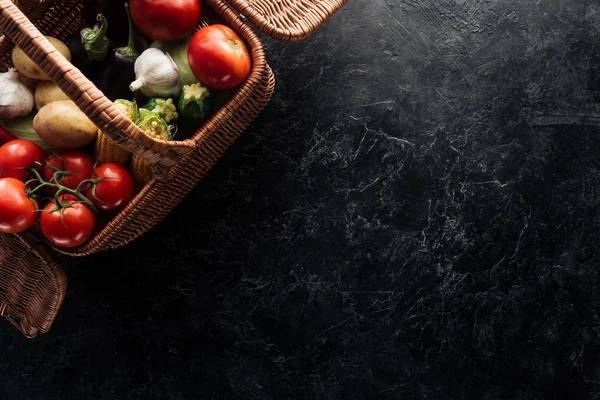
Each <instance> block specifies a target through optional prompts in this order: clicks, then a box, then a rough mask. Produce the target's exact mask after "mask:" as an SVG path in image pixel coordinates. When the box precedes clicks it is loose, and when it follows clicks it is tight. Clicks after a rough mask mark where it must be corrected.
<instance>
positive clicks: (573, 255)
mask: <svg viewBox="0 0 600 400" xmlns="http://www.w3.org/2000/svg"><path fill="white" fill-rule="evenodd" d="M265 47H266V51H267V54H268V58H269V62H270V64H271V65H272V67H273V69H274V71H275V73H276V76H277V89H276V93H275V95H274V97H273V100H272V101H271V103H270V104H269V105H268V106H267V108H266V109H265V111H264V112H263V113H262V114H261V116H260V117H259V118H258V119H257V120H256V121H255V122H254V123H253V125H252V126H251V127H250V129H248V131H247V132H246V133H245V134H244V135H243V136H242V138H241V139H240V140H239V141H238V142H237V143H236V144H235V145H234V146H233V147H232V148H231V149H230V150H229V151H228V152H227V153H226V155H225V157H223V159H222V160H221V161H220V162H219V163H218V164H217V165H216V166H215V168H214V169H213V170H212V171H211V173H210V174H209V175H208V177H207V178H206V179H205V180H204V181H202V182H201V183H200V184H199V185H198V186H197V187H196V188H195V189H194V191H193V192H192V194H191V195H190V196H188V197H187V198H186V200H185V201H183V202H182V203H181V204H180V205H179V206H178V207H177V209H176V210H175V211H174V212H172V213H171V214H170V215H169V216H168V217H167V218H166V219H165V220H164V221H163V222H162V223H161V224H160V225H159V226H157V227H156V228H155V229H154V230H152V231H151V232H150V233H148V234H146V235H145V236H143V237H142V238H141V239H139V240H137V241H135V242H134V243H133V244H131V245H128V246H127V247H125V248H122V249H120V250H115V251H110V252H106V253H101V254H98V255H96V256H93V257H89V258H85V259H78V260H72V259H71V260H70V262H68V263H67V264H68V265H67V266H66V267H67V270H68V276H69V288H68V294H67V297H66V299H65V303H64V306H63V308H62V310H61V312H60V313H59V315H58V317H57V319H56V322H55V324H54V327H53V328H52V330H51V331H50V333H48V334H46V335H41V336H40V337H38V338H36V339H34V340H28V339H25V338H24V337H22V336H21V335H20V334H19V333H18V332H17V331H16V330H15V329H13V328H12V326H11V325H9V324H8V323H7V322H6V321H2V322H1V323H0V328H1V329H0V346H1V347H0V349H1V350H0V377H1V378H0V398H1V399H9V400H13V399H14V400H17V399H19V400H20V399H35V400H43V399H52V400H54V399H93V400H104V399H107V400H108V399H110V400H115V399H118V400H121V399H172V400H179V399H185V400H187V399H244V400H282V399H315V400H325V399H486V400H487V399H490V400H491V399H595V398H600V317H599V314H598V309H599V302H600V213H599V208H598V207H599V205H600V129H599V124H600V5H599V4H598V3H597V2H595V1H589V0H537V1H517V0H461V1H447V0H351V1H350V2H349V4H348V5H347V6H346V7H344V8H343V9H342V10H341V11H340V12H339V13H338V14H336V15H335V16H334V17H333V18H332V19H331V20H330V21H329V23H328V24H327V25H326V26H325V27H324V28H323V29H321V30H320V31H319V32H318V33H316V34H314V35H313V36H312V37H311V38H309V39H308V40H306V41H304V42H302V43H296V44H290V43H287V44H284V43H279V42H276V41H274V40H269V39H265ZM67 261H69V260H67Z"/></svg>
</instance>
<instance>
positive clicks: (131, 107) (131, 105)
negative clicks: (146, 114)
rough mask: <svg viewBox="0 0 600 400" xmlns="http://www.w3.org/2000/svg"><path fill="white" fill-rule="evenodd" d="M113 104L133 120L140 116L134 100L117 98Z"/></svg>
mask: <svg viewBox="0 0 600 400" xmlns="http://www.w3.org/2000/svg"><path fill="white" fill-rule="evenodd" d="M114 105H115V107H117V108H118V109H119V110H120V111H121V112H122V113H123V114H125V115H126V116H127V118H129V119H130V120H132V121H133V122H136V121H137V120H138V119H139V118H140V110H139V108H138V105H137V103H136V102H135V101H131V100H123V99H119V100H116V101H115V102H114Z"/></svg>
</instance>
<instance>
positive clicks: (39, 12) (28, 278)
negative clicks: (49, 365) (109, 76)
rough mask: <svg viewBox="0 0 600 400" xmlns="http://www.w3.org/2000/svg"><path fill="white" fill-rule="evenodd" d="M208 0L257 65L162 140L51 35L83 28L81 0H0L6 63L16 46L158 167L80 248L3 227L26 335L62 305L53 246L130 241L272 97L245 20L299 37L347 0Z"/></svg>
mask: <svg viewBox="0 0 600 400" xmlns="http://www.w3.org/2000/svg"><path fill="white" fill-rule="evenodd" d="M203 1H204V4H205V7H204V9H205V10H206V11H209V12H203V22H202V24H210V23H212V22H213V20H212V19H211V18H218V19H220V20H223V21H224V22H225V23H226V24H227V25H228V26H230V27H231V28H232V29H233V30H235V31H236V32H237V33H238V34H239V35H240V36H241V37H242V38H243V39H244V40H245V41H246V43H247V44H248V45H249V47H250V49H251V52H252V61H253V68H252V71H251V74H250V76H249V78H248V79H247V80H246V82H245V83H244V84H243V85H242V86H241V87H240V88H239V89H238V90H237V92H236V93H235V94H234V95H233V96H232V97H231V98H230V99H229V100H228V101H227V103H225V105H224V106H223V107H222V108H221V109H220V110H218V111H217V112H216V113H215V114H214V115H213V116H212V117H211V118H210V119H209V120H208V121H207V122H206V123H205V124H204V126H202V127H201V128H200V129H199V130H198V131H197V132H196V133H195V134H194V135H193V136H192V138H191V139H188V140H184V141H171V142H164V141H160V140H155V139H152V138H150V137H148V136H147V135H145V134H144V133H143V132H142V131H141V130H140V129H139V128H138V127H136V126H135V124H133V123H132V122H131V121H130V120H129V119H128V118H126V117H125V116H124V115H123V114H122V113H121V112H120V111H119V110H118V109H117V108H116V107H115V106H114V105H113V104H112V102H111V101H110V100H108V99H107V98H106V97H105V96H104V95H103V93H102V92H101V91H100V90H98V89H97V88H96V87H95V86H94V84H93V83H92V82H90V81H89V80H88V79H87V78H86V77H85V76H84V75H83V74H82V73H81V72H80V71H79V70H78V69H77V68H75V67H74V66H73V65H72V64H71V63H70V62H68V61H67V60H66V59H65V58H64V57H63V56H62V55H61V54H60V53H59V52H58V51H56V50H55V49H54V48H53V47H52V45H50V43H49V42H48V41H47V40H46V39H45V37H44V35H50V36H54V37H56V38H58V39H61V40H63V41H66V40H68V39H69V38H70V37H71V36H72V35H73V34H75V33H76V32H78V31H79V30H80V29H81V25H82V23H81V15H82V10H83V1H78V0H29V1H15V2H14V4H13V1H11V0H0V12H1V14H0V30H1V31H3V32H4V33H5V36H3V37H2V38H0V70H2V71H5V70H6V69H7V68H9V67H10V66H11V57H10V52H11V50H12V47H13V46H14V43H16V44H18V45H19V46H20V47H21V48H22V49H23V50H24V52H25V53H26V54H27V55H28V56H29V57H30V58H31V59H32V60H33V61H34V62H36V63H37V64H38V65H39V66H40V67H41V68H43V69H44V71H45V72H46V73H47V74H48V75H49V76H50V78H51V79H52V80H53V81H54V82H55V83H56V84H57V85H58V86H59V87H60V88H61V89H62V90H63V91H64V92H65V93H66V94H67V95H68V96H69V97H70V98H71V99H72V100H73V101H74V102H75V103H76V104H77V105H78V106H79V107H80V108H81V110H83V111H84V112H85V113H86V115H87V116H88V117H89V118H90V120H91V121H92V122H94V124H96V126H98V128H99V129H100V130H102V132H103V133H104V134H105V135H107V136H108V137H109V138H111V139H112V140H113V141H115V142H116V143H118V144H119V145H120V146H121V147H122V148H123V149H125V150H127V151H128V152H130V153H132V154H133V155H135V156H137V157H139V158H140V159H141V160H143V161H144V162H145V163H147V164H148V165H149V166H150V168H151V170H152V174H153V177H152V179H151V180H150V181H149V182H148V183H147V184H146V185H145V186H144V187H143V188H142V189H141V191H140V192H139V193H138V194H137V196H136V197H135V198H134V199H133V200H132V201H131V203H130V204H129V205H128V206H127V207H125V208H124V209H123V210H122V211H121V212H120V213H119V214H118V215H117V216H116V217H115V218H113V220H112V221H110V222H109V223H108V224H107V225H106V226H104V227H103V228H102V230H100V231H99V232H98V233H97V234H96V235H95V236H94V237H93V238H92V239H91V240H90V241H89V242H87V243H86V244H85V245H83V246H81V247H78V248H74V249H61V248H56V247H53V246H51V245H50V244H49V243H47V242H45V241H43V240H41V239H39V238H38V237H36V236H35V234H32V233H26V234H23V235H6V234H0V314H1V315H2V316H4V317H6V318H7V319H8V320H9V321H10V322H11V323H13V324H14V325H15V326H16V327H17V328H18V329H19V330H20V331H21V332H22V333H23V334H24V335H26V336H28V337H34V336H35V335H36V334H37V333H38V332H47V331H48V329H49V328H50V326H51V324H52V322H53V320H54V318H55V316H56V314H57V312H58V310H59V308H60V306H61V304H62V301H63V298H64V294H65V289H66V277H65V274H64V272H62V270H61V268H60V267H59V266H58V265H57V263H56V261H55V259H54V258H53V257H52V253H53V252H61V253H64V254H68V255H72V256H85V255H89V254H92V253H96V252H99V251H103V250H107V249H112V248H116V247H119V246H122V245H124V244H126V243H128V242H130V241H132V240H134V239H135V238H137V237H139V236H140V235H142V234H143V233H144V232H146V231H148V230H149V229H150V228H152V227H153V226H154V225H155V224H157V223H158V222H159V221H160V220H162V219H163V218H164V216H165V215H166V214H167V213H168V212H170V211H171V210H172V209H173V208H174V207H175V206H176V205H177V204H178V203H179V201H180V200H181V199H183V197H184V196H186V195H187V194H188V193H189V192H190V191H191V190H192V188H193V187H194V186H195V185H196V184H197V183H198V181H199V180H200V179H202V177H204V176H205V175H206V173H207V172H208V170H209V169H210V168H211V167H212V166H213V165H214V163H215V162H216V161H217V160H218V159H219V158H220V157H221V156H222V155H223V153H224V152H225V151H226V150H227V148H228V147H229V146H230V145H231V144H232V143H233V142H234V141H235V140H236V139H237V137H238V136H239V135H240V134H241V132H243V131H244V130H245V129H246V127H247V126H248V125H249V124H250V123H251V122H252V120H253V119H254V118H255V117H256V116H257V115H258V113H260V111H261V110H262V109H263V108H264V106H265V105H266V103H267V102H268V101H269V99H270V98H271V95H272V93H273V90H274V83H275V82H274V76H273V73H272V71H271V69H270V68H269V66H268V64H267V63H266V60H265V56H264V52H263V47H262V44H261V42H260V40H259V38H258V36H257V35H256V33H255V32H254V31H253V30H252V28H251V27H250V26H249V25H248V24H247V23H246V22H245V20H246V19H248V20H250V21H251V22H252V23H253V24H254V25H256V26H257V27H258V28H259V29H260V30H262V31H263V32H265V33H267V34H270V35H272V36H274V37H276V38H278V39H282V40H300V39H302V38H304V37H306V36H307V35H309V34H310V33H311V32H313V31H314V30H315V29H317V28H318V27H319V26H321V25H322V24H323V23H324V22H325V21H326V20H327V18H328V17H329V16H330V15H331V14H332V13H333V12H334V11H336V10H337V9H338V8H339V7H341V6H342V5H343V3H345V1H347V0H230V1H229V3H226V2H225V1H224V0H203ZM207 8H208V10H207ZM235 10H238V11H239V12H236V11H235ZM25 14H27V16H28V17H29V18H28V17H27V16H26V15H25ZM213 14H214V17H211V15H213Z"/></svg>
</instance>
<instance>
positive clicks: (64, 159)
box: [44, 150, 94, 192]
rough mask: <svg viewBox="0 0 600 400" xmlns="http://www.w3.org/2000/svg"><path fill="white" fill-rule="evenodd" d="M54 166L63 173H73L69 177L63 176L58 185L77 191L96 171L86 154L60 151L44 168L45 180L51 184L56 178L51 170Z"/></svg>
mask: <svg viewBox="0 0 600 400" xmlns="http://www.w3.org/2000/svg"><path fill="white" fill-rule="evenodd" d="M50 165H52V166H53V167H54V168H57V169H59V170H61V171H71V173H70V174H69V175H66V176H61V177H59V179H58V182H57V183H60V184H61V185H63V186H66V187H68V188H69V189H73V190H75V189H76V188H77V185H79V184H80V183H81V181H84V180H86V179H89V177H90V175H91V174H92V171H93V170H94V162H93V161H92V159H91V158H90V157H89V156H87V155H86V154H85V153H82V152H81V151H78V150H67V151H59V152H58V153H54V154H52V155H51V156H50V158H48V162H47V163H46V167H45V168H44V180H45V181H46V182H50V180H51V179H52V178H53V177H54V171H53V170H52V168H50ZM54 192H56V190H54Z"/></svg>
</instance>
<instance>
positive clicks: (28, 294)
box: [0, 234, 67, 338]
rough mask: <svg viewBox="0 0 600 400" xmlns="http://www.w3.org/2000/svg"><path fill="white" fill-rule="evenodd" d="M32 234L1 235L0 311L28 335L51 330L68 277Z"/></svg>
mask: <svg viewBox="0 0 600 400" xmlns="http://www.w3.org/2000/svg"><path fill="white" fill-rule="evenodd" d="M31 243H34V242H33V240H32V239H31V237H30V235H29V234H24V235H21V236H20V237H17V236H16V235H0V315H2V316H3V317H5V318H6V319H8V320H9V321H10V322H11V323H12V324H13V325H14V326H16V327H17V329H19V331H21V333H23V334H24V335H25V336H27V337H29V338H32V337H35V336H36V335H37V334H38V333H40V332H41V333H45V332H48V330H49V329H50V327H51V326H52V322H53V321H54V318H55V317H56V314H57V313H58V310H59V309H60V306H61V305H62V302H63V299H64V297H65V291H66V288H67V277H66V275H65V273H64V271H63V270H62V268H60V267H59V266H58V264H57V263H56V261H55V260H54V258H53V257H52V255H51V254H50V253H48V252H47V251H45V250H44V248H43V247H39V246H32V245H31Z"/></svg>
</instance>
